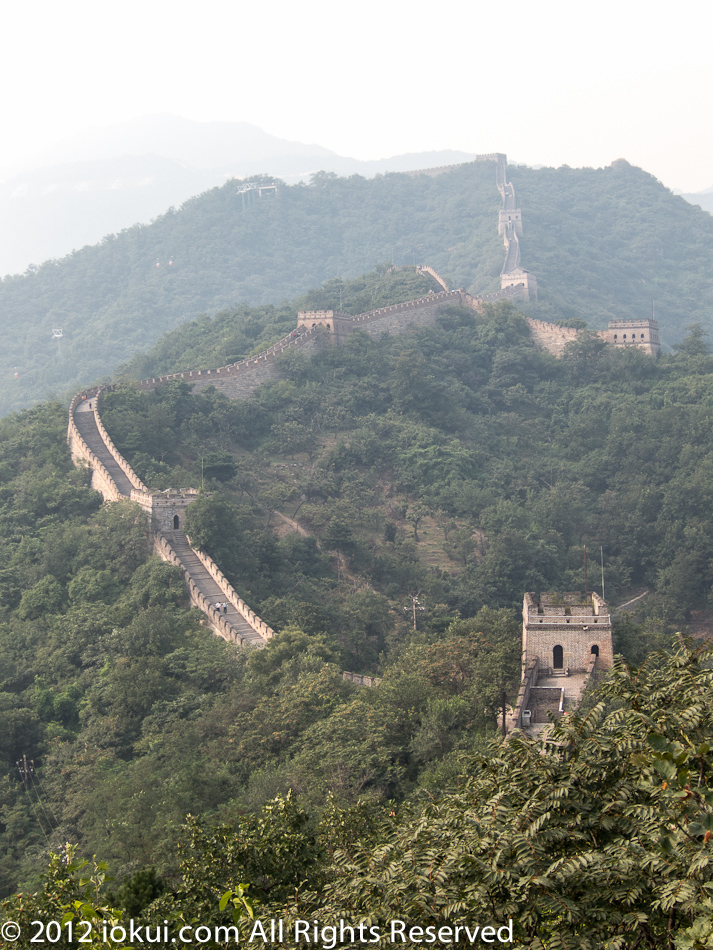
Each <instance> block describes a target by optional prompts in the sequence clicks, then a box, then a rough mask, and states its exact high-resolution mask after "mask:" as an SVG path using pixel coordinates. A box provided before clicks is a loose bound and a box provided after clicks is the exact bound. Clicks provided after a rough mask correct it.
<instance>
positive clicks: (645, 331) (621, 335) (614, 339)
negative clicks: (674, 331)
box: [599, 318, 661, 356]
mask: <svg viewBox="0 0 713 950" xmlns="http://www.w3.org/2000/svg"><path fill="white" fill-rule="evenodd" d="M599 336H600V337H601V338H602V339H603V340H606V341H607V343H613V344H614V346H620V347H627V346H628V347H635V348H636V349H637V350H643V351H644V353H648V354H649V356H658V354H659V352H660V351H661V344H660V342H659V325H658V323H657V322H656V321H655V320H653V319H651V318H646V319H644V320H610V321H609V324H608V326H607V328H606V330H601V331H600V333H599Z"/></svg>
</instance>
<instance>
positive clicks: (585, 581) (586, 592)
mask: <svg viewBox="0 0 713 950" xmlns="http://www.w3.org/2000/svg"><path fill="white" fill-rule="evenodd" d="M587 597H589V590H588V588H587V545H586V544H585V545H584V599H585V600H586V599H587Z"/></svg>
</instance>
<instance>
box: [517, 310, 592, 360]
mask: <svg viewBox="0 0 713 950" xmlns="http://www.w3.org/2000/svg"><path fill="white" fill-rule="evenodd" d="M525 320H526V322H527V325H528V327H529V328H530V335H531V336H532V339H533V340H534V341H535V343H536V344H537V345H538V346H541V347H542V348H543V349H544V350H549V351H550V353H554V355H555V356H562V354H563V353H564V348H565V347H566V346H567V344H568V343H573V342H574V341H575V340H576V339H577V335H578V333H579V331H578V330H575V329H574V328H573V327H558V326H557V325H556V324H554V323H546V322H545V321H544V320H533V319H532V317H525Z"/></svg>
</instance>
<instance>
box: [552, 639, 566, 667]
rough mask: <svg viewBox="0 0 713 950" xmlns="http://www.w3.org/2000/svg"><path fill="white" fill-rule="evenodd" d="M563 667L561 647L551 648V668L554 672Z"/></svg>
mask: <svg viewBox="0 0 713 950" xmlns="http://www.w3.org/2000/svg"><path fill="white" fill-rule="evenodd" d="M563 666H564V656H563V654H562V647H561V646H560V645H559V644H557V646H556V647H552V667H553V669H555V670H561V669H562V668H563Z"/></svg>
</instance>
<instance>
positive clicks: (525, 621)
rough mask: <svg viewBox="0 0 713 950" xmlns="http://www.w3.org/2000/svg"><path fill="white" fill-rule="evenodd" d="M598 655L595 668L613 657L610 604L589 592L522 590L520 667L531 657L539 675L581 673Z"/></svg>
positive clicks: (610, 662) (608, 665)
mask: <svg viewBox="0 0 713 950" xmlns="http://www.w3.org/2000/svg"><path fill="white" fill-rule="evenodd" d="M592 655H595V656H596V657H597V668H598V669H604V670H608V669H609V668H610V667H611V665H612V662H613V659H614V649H613V646H612V635H611V616H610V614H609V607H608V606H607V604H606V603H605V602H604V601H603V600H602V598H601V597H600V596H599V595H598V594H596V593H592V594H590V595H589V597H588V598H586V599H585V598H584V597H582V595H581V593H579V592H576V593H575V592H572V591H568V592H566V593H563V594H540V598H539V600H538V599H537V598H536V596H535V594H532V593H528V594H525V600H524V603H523V607H522V661H523V671H524V670H527V669H528V668H529V664H530V663H531V662H532V660H537V664H536V668H537V670H538V673H539V675H540V676H551V675H553V674H554V675H556V674H557V672H559V671H562V672H565V673H566V672H569V673H584V672H585V671H586V670H587V667H588V665H589V663H590V661H591V659H592Z"/></svg>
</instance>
